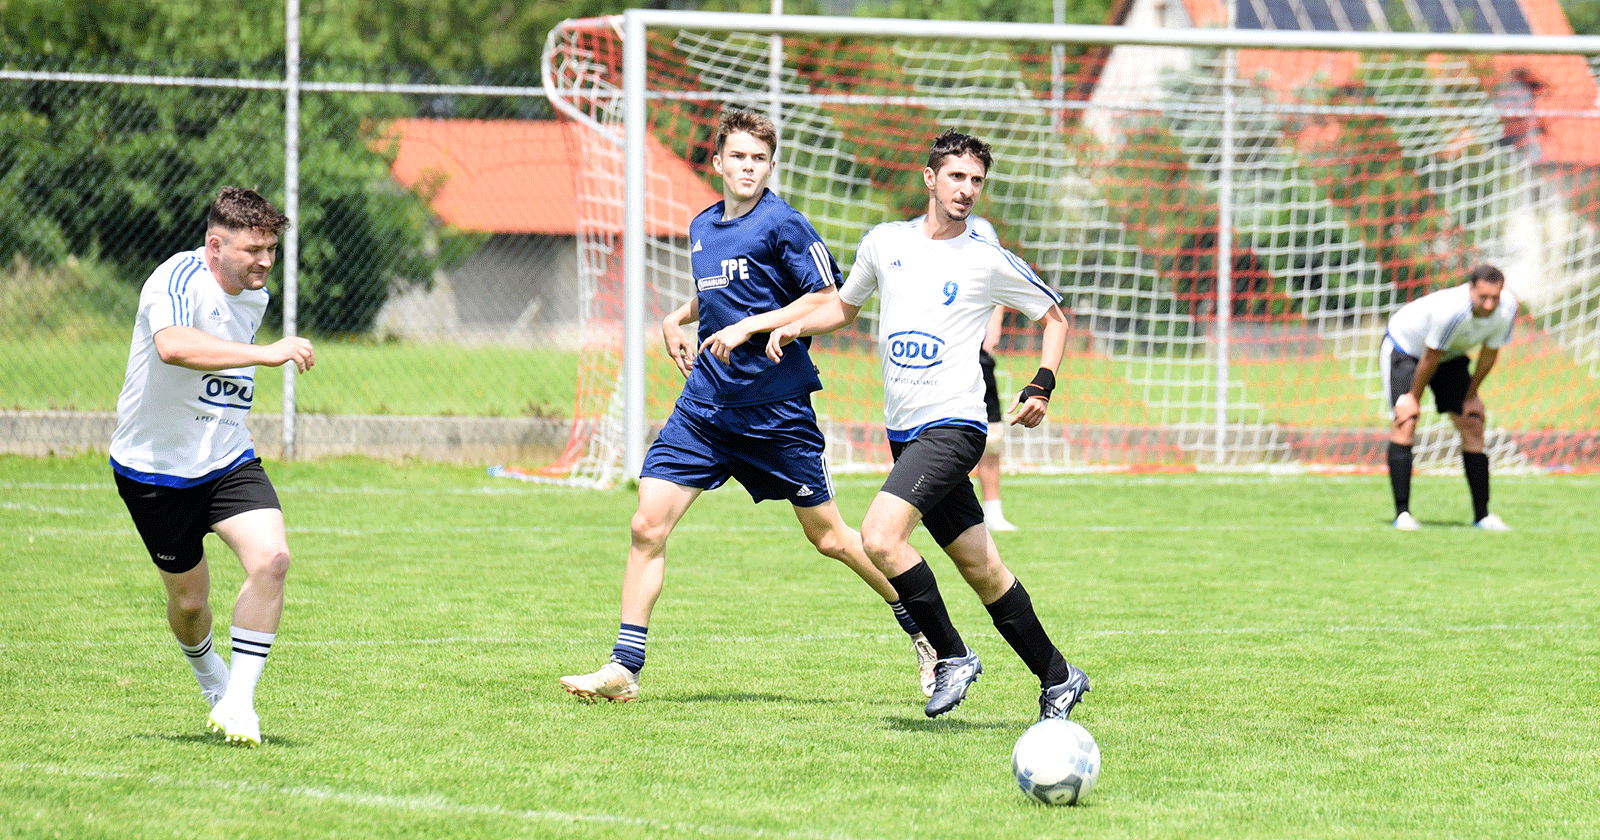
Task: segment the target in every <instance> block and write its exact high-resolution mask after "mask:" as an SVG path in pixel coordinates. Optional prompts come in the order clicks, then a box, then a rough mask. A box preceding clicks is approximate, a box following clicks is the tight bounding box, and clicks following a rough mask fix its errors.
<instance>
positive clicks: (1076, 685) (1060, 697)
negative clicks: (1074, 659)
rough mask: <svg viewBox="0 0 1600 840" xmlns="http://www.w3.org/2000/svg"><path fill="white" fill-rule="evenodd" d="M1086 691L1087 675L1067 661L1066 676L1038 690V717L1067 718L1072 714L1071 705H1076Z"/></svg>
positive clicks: (1087, 685)
mask: <svg viewBox="0 0 1600 840" xmlns="http://www.w3.org/2000/svg"><path fill="white" fill-rule="evenodd" d="M1088 693H1089V675H1087V674H1085V673H1084V672H1083V671H1082V670H1081V669H1079V668H1078V666H1076V665H1073V664H1071V663H1070V662H1069V663H1067V678H1066V679H1064V680H1062V681H1061V682H1058V683H1056V684H1055V685H1052V686H1048V687H1046V688H1045V689H1044V690H1043V691H1041V692H1039V719H1040V720H1045V719H1047V718H1060V719H1061V720H1066V719H1068V718H1069V717H1071V715H1072V707H1073V706H1076V705H1078V701H1079V700H1082V699H1083V695H1085V694H1088Z"/></svg>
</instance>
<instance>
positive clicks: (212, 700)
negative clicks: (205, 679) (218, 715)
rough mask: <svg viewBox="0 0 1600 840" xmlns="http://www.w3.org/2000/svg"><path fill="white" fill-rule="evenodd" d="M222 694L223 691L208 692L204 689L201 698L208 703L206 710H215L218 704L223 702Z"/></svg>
mask: <svg viewBox="0 0 1600 840" xmlns="http://www.w3.org/2000/svg"><path fill="white" fill-rule="evenodd" d="M222 694H223V692H221V691H206V690H204V689H202V690H201V691H200V696H201V698H203V699H204V700H205V701H206V708H209V709H215V708H216V707H217V704H218V703H221V702H222Z"/></svg>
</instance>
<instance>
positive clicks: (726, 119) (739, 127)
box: [717, 111, 778, 155]
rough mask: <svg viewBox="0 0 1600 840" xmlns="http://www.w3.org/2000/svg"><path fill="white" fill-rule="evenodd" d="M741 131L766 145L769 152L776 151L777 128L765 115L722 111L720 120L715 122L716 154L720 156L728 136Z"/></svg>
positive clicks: (753, 112) (752, 112) (750, 112)
mask: <svg viewBox="0 0 1600 840" xmlns="http://www.w3.org/2000/svg"><path fill="white" fill-rule="evenodd" d="M741 131H742V132H744V133H746V134H749V135H750V136H751V137H754V138H756V139H757V140H760V141H761V142H763V143H765V144H767V150H768V151H769V152H776V151H777V150H778V126H777V125H776V124H774V123H773V122H772V120H771V119H769V118H768V117H767V116H766V115H764V114H758V113H756V112H755V111H724V112H723V114H722V119H721V120H718V121H717V154H719V155H720V154H722V146H723V144H724V143H727V142H728V138H729V137H730V136H732V135H735V134H738V133H739V132H741Z"/></svg>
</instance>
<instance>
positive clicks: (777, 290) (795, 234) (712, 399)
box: [561, 111, 935, 701]
mask: <svg viewBox="0 0 1600 840" xmlns="http://www.w3.org/2000/svg"><path fill="white" fill-rule="evenodd" d="M777 142H778V137H777V130H776V128H775V126H774V125H773V123H772V121H771V120H770V119H767V118H766V117H764V116H760V115H758V114H754V113H750V112H744V111H732V112H729V113H726V114H724V115H723V117H722V121H721V125H720V126H719V128H718V130H717V144H716V155H715V156H714V157H713V158H712V159H711V164H712V167H713V168H715V169H716V171H717V174H719V175H721V176H722V196H723V199H722V201H719V202H717V203H716V204H713V205H712V206H711V207H709V208H707V209H706V210H704V211H703V212H701V213H700V215H698V216H696V217H695V218H694V220H693V221H692V222H690V224H689V239H690V241H691V242H693V243H694V244H693V246H692V248H691V253H690V260H691V261H692V263H693V267H694V276H695V296H694V297H693V298H690V299H689V301H688V302H687V303H685V304H684V305H683V306H681V307H679V308H678V309H677V310H676V311H674V312H673V313H671V314H670V315H668V316H667V317H666V318H665V319H663V320H662V322H661V333H662V339H663V340H664V341H665V342H666V346H667V352H668V354H669V355H671V357H672V360H673V362H674V363H676V364H677V366H678V369H679V371H681V372H682V373H683V375H684V377H685V378H686V380H687V381H686V382H685V384H684V386H683V393H682V394H681V395H680V396H679V397H678V402H677V405H676V406H674V408H673V412H672V416H671V417H669V418H668V419H667V423H666V425H665V426H664V427H663V428H662V430H661V434H660V436H659V437H657V439H656V441H655V442H654V443H652V444H651V445H650V449H649V451H648V452H647V453H646V454H645V460H644V467H643V470H642V471H641V476H640V479H639V508H638V511H637V512H636V513H634V515H633V523H632V530H633V544H632V547H631V548H630V549H629V550H628V562H627V566H626V567H625V569H624V570H623V577H622V622H621V627H620V629H619V631H618V633H617V642H616V645H615V646H614V647H613V648H612V650H611V661H609V662H607V663H606V664H605V665H604V666H602V667H601V668H600V670H598V671H595V672H594V673H591V674H577V675H573V676H567V677H562V678H561V686H562V687H563V688H565V689H566V690H567V691H569V692H571V693H573V694H575V695H577V696H579V697H582V698H586V699H602V700H613V701H627V700H633V699H636V698H637V697H638V696H639V673H640V671H641V670H642V669H643V668H644V664H645V642H646V634H647V632H648V628H649V624H650V614H651V612H652V611H653V610H654V609H655V603H656V599H657V598H658V597H659V596H660V595H661V590H662V587H663V585H664V583H665V579H666V563H667V558H666V550H667V537H668V536H669V535H671V533H672V531H673V529H674V528H675V527H677V524H678V521H679V520H680V519H682V518H683V515H684V514H685V513H686V512H687V511H688V510H689V506H690V505H691V504H693V503H694V500H695V499H696V498H698V497H699V495H700V493H701V492H703V491H706V490H712V489H715V488H717V487H720V486H721V485H722V484H723V482H725V481H727V480H728V479H729V478H730V477H732V478H736V479H738V480H739V483H740V484H741V485H743V486H744V488H745V490H746V491H748V492H749V493H750V497H751V498H752V499H754V500H755V501H757V502H761V501H763V500H765V499H787V500H788V501H789V503H790V504H791V505H793V506H794V513H795V516H796V517H798V518H799V520H800V524H801V527H802V528H803V529H804V530H805V534H806V538H807V539H808V540H810V541H811V544H812V545H813V546H815V547H816V549H817V551H819V552H821V553H822V554H823V555H825V556H828V557H832V558H834V559H835V560H839V561H841V562H843V563H844V564H845V565H846V566H849V567H850V570H851V571H853V572H855V573H856V574H857V575H858V576H860V577H861V579H862V580H864V581H866V582H867V584H868V585H869V586H871V587H872V589H873V591H875V592H877V593H878V595H879V596H881V597H882V598H883V599H884V600H885V601H886V602H888V603H889V605H890V607H892V608H893V610H894V613H895V616H896V618H897V619H898V620H899V622H900V626H901V628H902V629H903V630H905V632H906V633H907V634H909V635H910V636H911V638H912V644H913V648H914V649H915V651H916V654H917V659H918V668H919V676H920V677H921V681H922V686H923V692H924V694H927V693H931V692H932V690H933V662H934V658H935V657H934V653H933V648H932V646H931V645H929V644H928V642H927V640H926V638H924V637H923V636H922V634H921V632H920V631H919V630H918V628H917V625H916V623H915V622H914V621H912V619H911V617H910V615H908V614H907V613H906V611H905V610H904V609H902V608H901V606H900V601H899V598H898V596H896V594H895V591H894V588H893V587H892V586H890V585H889V582H888V580H887V579H885V577H884V576H883V573H881V572H879V571H878V570H877V569H876V568H875V567H874V566H873V565H872V561H870V560H868V559H867V556H866V554H865V552H864V551H863V550H862V547H861V535H860V534H859V533H858V532H857V531H855V529H853V528H851V527H850V526H848V525H846V524H845V523H844V520H843V519H842V518H841V517H840V516H839V509H838V506H837V505H835V504H834V501H833V480H832V478H831V476H830V475H829V473H828V463H827V456H826V453H825V441H824V439H823V436H822V431H821V430H820V429H819V428H818V426H817V416H816V412H815V411H813V410H812V407H811V392H813V391H817V390H821V388H822V382H821V380H819V379H818V378H817V372H816V368H815V366H813V365H812V363H811V357H810V355H809V354H808V353H807V352H806V348H805V346H803V345H802V346H800V347H799V348H798V352H791V353H790V354H789V356H788V358H785V359H783V360H782V361H781V362H780V363H777V364H774V363H772V362H769V361H768V360H767V358H766V356H765V354H764V352H763V351H764V348H765V346H766V340H765V333H766V332H767V331H768V330H771V329H772V328H773V327H776V326H779V325H781V324H785V323H787V322H789V321H791V320H793V319H795V318H798V317H800V316H802V315H805V314H806V313H808V312H810V311H811V310H812V309H814V308H816V307H817V306H819V305H821V304H823V303H825V302H828V301H833V300H837V299H838V297H839V292H838V288H837V284H838V282H839V266H838V264H837V263H836V262H834V259H833V255H832V254H831V253H829V251H828V248H827V246H826V245H824V244H823V242H822V239H821V237H819V236H818V235H817V232H816V230H815V229H814V228H812V226H811V224H810V223H809V222H807V221H806V219H805V217H804V216H802V215H800V213H799V212H798V211H796V210H795V209H794V208H792V207H790V206H789V205H788V203H786V202H785V201H784V200H783V199H781V198H779V197H778V196H777V194H776V193H774V192H772V191H771V190H769V189H767V181H768V179H769V178H771V177H772V171H773V159H772V155H773V151H774V150H775V149H776V147H777ZM696 320H698V321H699V322H700V327H699V335H698V338H699V345H698V352H697V351H696V348H695V345H691V344H690V343H689V341H688V339H687V338H686V337H685V336H684V333H683V329H682V325H683V324H685V323H688V322H690V321H696Z"/></svg>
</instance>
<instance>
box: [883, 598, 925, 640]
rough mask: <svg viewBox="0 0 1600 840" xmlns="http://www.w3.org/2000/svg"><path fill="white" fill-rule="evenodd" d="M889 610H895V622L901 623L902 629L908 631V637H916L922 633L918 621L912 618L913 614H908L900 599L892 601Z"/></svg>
mask: <svg viewBox="0 0 1600 840" xmlns="http://www.w3.org/2000/svg"><path fill="white" fill-rule="evenodd" d="M889 608H890V609H892V610H894V620H895V621H898V622H900V629H901V630H904V631H906V635H907V636H915V635H917V634H918V633H921V632H922V630H920V629H918V627H917V622H916V620H915V619H913V618H912V617H911V613H908V612H906V607H905V605H904V604H902V603H900V601H899V599H896V600H893V601H890V602H889Z"/></svg>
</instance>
